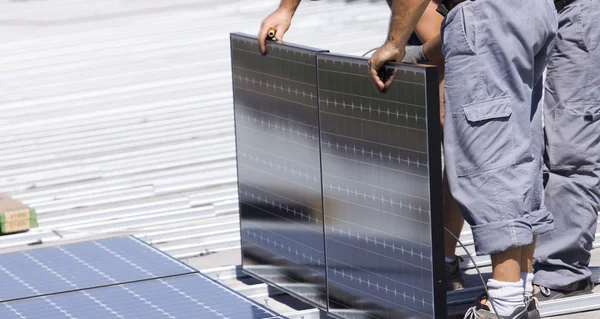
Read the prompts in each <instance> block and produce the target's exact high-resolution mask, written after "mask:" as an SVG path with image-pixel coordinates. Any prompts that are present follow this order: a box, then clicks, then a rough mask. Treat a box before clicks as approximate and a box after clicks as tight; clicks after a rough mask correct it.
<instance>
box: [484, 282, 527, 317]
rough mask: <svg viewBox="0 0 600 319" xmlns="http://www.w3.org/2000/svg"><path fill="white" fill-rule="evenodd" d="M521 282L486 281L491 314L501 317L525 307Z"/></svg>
mask: <svg viewBox="0 0 600 319" xmlns="http://www.w3.org/2000/svg"><path fill="white" fill-rule="evenodd" d="M523 293H524V287H523V281H522V280H519V281H518V282H502V281H498V280H494V279H489V280H488V294H489V295H488V297H489V299H490V300H488V304H489V306H490V308H491V309H492V311H493V312H495V313H497V314H499V315H501V316H508V315H511V314H512V313H513V312H514V311H515V309H517V308H519V307H522V306H525V302H524V299H523Z"/></svg>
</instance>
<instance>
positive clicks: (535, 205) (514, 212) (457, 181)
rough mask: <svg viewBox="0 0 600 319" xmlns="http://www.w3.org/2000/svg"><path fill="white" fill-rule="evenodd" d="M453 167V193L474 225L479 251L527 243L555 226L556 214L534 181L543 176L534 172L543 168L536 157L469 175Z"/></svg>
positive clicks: (503, 249) (474, 235)
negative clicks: (462, 174) (547, 205)
mask: <svg viewBox="0 0 600 319" xmlns="http://www.w3.org/2000/svg"><path fill="white" fill-rule="evenodd" d="M451 153H452V152H451ZM449 165H451V164H449ZM454 167H455V165H453V166H452V168H454ZM452 168H451V167H450V166H449V167H448V173H449V175H448V181H449V182H450V188H451V191H452V195H453V197H454V198H455V200H456V202H457V203H458V205H459V207H460V209H461V212H462V214H463V216H464V217H465V220H466V221H467V222H468V223H469V224H470V225H471V229H472V232H473V238H474V241H475V249H476V253H477V254H478V255H485V254H494V253H499V252H503V251H506V250H508V249H511V248H515V247H520V246H525V245H528V244H530V243H531V242H532V241H533V236H534V235H537V234H542V233H545V232H548V231H551V230H553V226H554V220H553V216H552V214H551V213H550V212H549V211H548V210H547V209H545V206H544V205H543V193H542V192H541V189H540V188H539V187H535V185H534V183H535V182H536V181H535V179H536V177H537V176H541V174H535V173H533V172H535V171H536V170H540V166H539V164H538V163H536V162H535V161H533V162H525V163H520V164H518V165H509V166H506V167H502V168H498V169H492V170H486V171H482V172H478V173H474V174H470V175H466V176H457V175H456V174H455V173H456V171H455V170H454V169H452ZM540 178H541V177H540Z"/></svg>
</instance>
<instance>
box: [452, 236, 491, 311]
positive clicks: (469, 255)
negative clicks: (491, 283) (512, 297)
mask: <svg viewBox="0 0 600 319" xmlns="http://www.w3.org/2000/svg"><path fill="white" fill-rule="evenodd" d="M444 229H445V230H446V231H447V232H448V234H450V236H452V237H454V239H456V241H457V242H458V244H459V245H460V247H462V249H463V250H464V251H465V253H467V256H468V257H469V259H470V260H471V262H472V263H473V265H474V266H475V270H477V274H479V278H481V283H483V289H484V290H485V294H486V295H487V299H488V300H489V301H490V304H491V305H492V308H493V307H494V305H493V304H494V301H493V300H492V298H491V297H490V294H489V292H488V289H487V285H486V284H485V279H483V275H482V274H481V271H479V267H478V266H477V263H476V262H475V260H474V259H473V257H472V256H471V253H469V251H468V250H467V247H465V245H463V243H462V242H461V241H460V239H458V237H456V236H454V234H453V233H452V232H451V231H450V230H448V228H446V227H444ZM494 314H495V315H496V317H497V318H498V319H501V318H500V315H498V314H497V313H496V312H494Z"/></svg>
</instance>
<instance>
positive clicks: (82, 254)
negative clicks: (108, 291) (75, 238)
mask: <svg viewBox="0 0 600 319" xmlns="http://www.w3.org/2000/svg"><path fill="white" fill-rule="evenodd" d="M0 272H2V273H3V274H4V276H1V277H0V286H1V287H11V289H2V290H0V302H2V301H7V300H15V299H22V298H30V297H35V296H43V295H50V294H55V293H61V292H65V291H74V290H82V289H86V288H92V287H98V286H106V285H114V284H120V283H126V282H134V281H139V280H148V279H152V278H163V277H169V276H174V275H181V274H189V273H195V272H197V270H195V269H194V268H191V267H189V266H187V265H185V264H183V263H182V262H180V261H178V260H176V259H174V258H172V257H170V256H168V255H166V254H164V253H162V252H160V251H159V250H157V249H156V248H154V247H152V246H150V245H147V244H145V243H143V242H142V241H140V240H139V239H137V238H134V237H132V236H128V237H115V238H107V239H101V240H95V241H87V242H80V243H75V244H69V245H63V246H56V247H46V248H40V249H33V250H28V251H22V252H15V253H8V254H3V255H0Z"/></svg>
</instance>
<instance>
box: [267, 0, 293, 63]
mask: <svg viewBox="0 0 600 319" xmlns="http://www.w3.org/2000/svg"><path fill="white" fill-rule="evenodd" d="M293 15H294V13H293V12H291V11H289V10H287V9H284V8H279V9H277V10H275V11H274V12H273V13H271V14H270V15H269V16H268V17H266V18H265V19H264V20H263V22H262V24H261V25H260V30H258V48H259V50H260V52H261V53H262V54H266V53H267V46H266V44H265V42H266V40H267V34H268V33H269V30H270V29H273V30H276V32H275V39H277V42H279V43H281V42H282V40H283V35H284V34H285V32H286V31H287V30H288V29H289V28H290V24H291V23H292V16H293Z"/></svg>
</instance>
